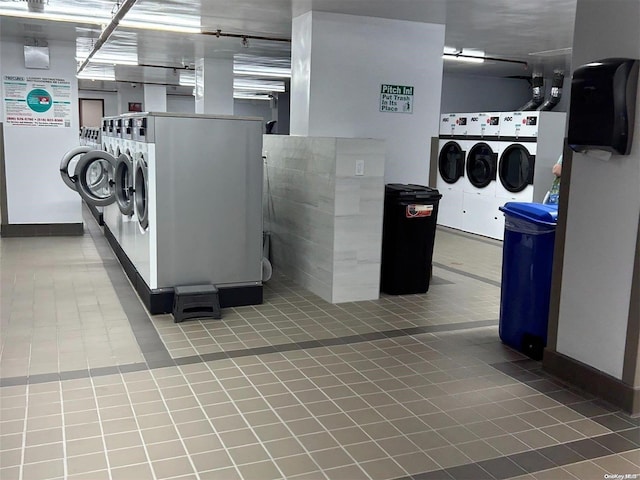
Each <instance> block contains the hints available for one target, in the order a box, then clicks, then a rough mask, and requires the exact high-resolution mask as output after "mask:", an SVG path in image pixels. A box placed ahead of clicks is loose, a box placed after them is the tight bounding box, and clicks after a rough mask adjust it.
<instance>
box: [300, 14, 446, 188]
mask: <svg viewBox="0 0 640 480" xmlns="http://www.w3.org/2000/svg"><path fill="white" fill-rule="evenodd" d="M292 38H293V43H292V58H291V63H292V70H293V72H292V82H291V134H292V135H309V136H322V137H352V138H379V139H384V140H385V144H386V148H387V153H386V166H385V181H386V182H403V183H422V184H425V185H426V184H427V183H428V180H429V155H430V138H431V137H434V136H438V128H439V114H440V96H441V87H442V49H443V46H444V25H434V24H427V23H417V22H406V21H400V20H388V19H382V18H370V17H357V16H353V15H339V14H332V13H325V12H317V11H312V12H308V13H305V14H303V15H301V16H299V17H296V18H294V19H293V28H292ZM418 45H419V48H417V46H418ZM382 84H392V85H405V86H413V87H415V90H414V100H413V113H412V114H403V113H382V112H380V111H379V110H380V88H381V85H382Z"/></svg>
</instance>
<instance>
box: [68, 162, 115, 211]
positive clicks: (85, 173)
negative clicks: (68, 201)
mask: <svg viewBox="0 0 640 480" xmlns="http://www.w3.org/2000/svg"><path fill="white" fill-rule="evenodd" d="M115 166H116V159H115V158H113V156H112V155H110V154H109V153H107V152H103V151H102V150H91V151H90V152H88V153H86V154H84V155H83V156H82V158H81V159H80V160H79V161H78V164H77V165H76V172H75V173H76V175H77V181H76V188H77V190H78V193H79V194H80V196H81V197H82V198H83V199H84V200H85V201H86V202H87V203H88V204H90V205H95V206H97V207H104V206H106V205H111V204H112V203H113V202H114V201H115V193H114V188H113V175H114V171H115Z"/></svg>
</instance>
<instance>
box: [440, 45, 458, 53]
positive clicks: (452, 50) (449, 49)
mask: <svg viewBox="0 0 640 480" xmlns="http://www.w3.org/2000/svg"><path fill="white" fill-rule="evenodd" d="M458 52H459V50H458V49H457V48H456V47H447V46H446V45H445V47H444V50H443V52H442V53H447V54H449V55H451V54H453V53H458Z"/></svg>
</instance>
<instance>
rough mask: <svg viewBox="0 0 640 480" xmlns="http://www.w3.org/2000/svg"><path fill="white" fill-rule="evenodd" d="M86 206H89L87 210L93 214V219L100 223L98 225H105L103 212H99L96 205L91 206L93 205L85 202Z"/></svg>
mask: <svg viewBox="0 0 640 480" xmlns="http://www.w3.org/2000/svg"><path fill="white" fill-rule="evenodd" d="M85 205H86V206H87V208H88V209H89V211H90V212H91V215H93V218H95V219H96V222H98V225H100V226H102V225H104V217H103V215H102V212H101V211H100V210H98V208H97V207H95V206H94V205H91V204H89V203H86V202H85Z"/></svg>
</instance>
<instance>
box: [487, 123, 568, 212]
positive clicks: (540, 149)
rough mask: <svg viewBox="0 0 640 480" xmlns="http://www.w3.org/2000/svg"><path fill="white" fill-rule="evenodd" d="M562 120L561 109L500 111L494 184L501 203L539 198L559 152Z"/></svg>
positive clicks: (543, 192)
mask: <svg viewBox="0 0 640 480" xmlns="http://www.w3.org/2000/svg"><path fill="white" fill-rule="evenodd" d="M565 122H566V114H565V113H561V112H503V113H502V115H501V123H502V127H501V130H500V141H501V144H500V156H499V160H498V179H499V181H498V182H497V186H496V198H498V199H500V200H501V203H502V204H504V203H506V202H542V200H543V199H544V196H545V194H546V192H547V191H548V190H549V188H550V187H551V184H552V182H553V174H552V172H551V169H552V168H553V165H554V164H555V162H556V161H557V160H558V157H559V156H560V155H561V154H562V149H563V142H564V132H565Z"/></svg>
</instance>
